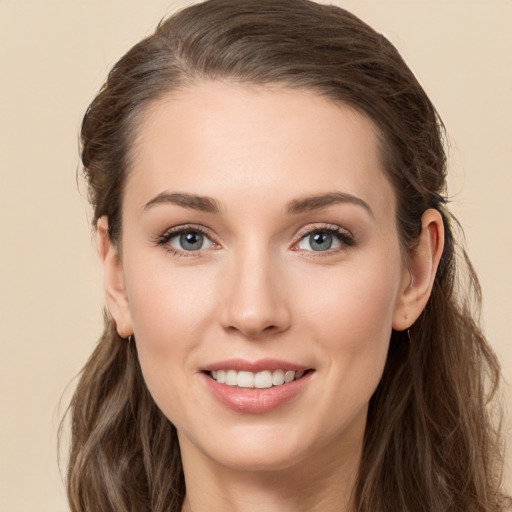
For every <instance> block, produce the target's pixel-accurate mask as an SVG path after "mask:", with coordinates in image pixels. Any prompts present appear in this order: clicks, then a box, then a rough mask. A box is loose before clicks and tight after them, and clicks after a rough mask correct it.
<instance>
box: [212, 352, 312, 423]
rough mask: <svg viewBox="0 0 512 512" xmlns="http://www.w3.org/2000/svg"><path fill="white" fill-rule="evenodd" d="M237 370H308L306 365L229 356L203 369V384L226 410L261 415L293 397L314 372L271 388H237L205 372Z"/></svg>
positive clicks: (305, 384)
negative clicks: (252, 360)
mask: <svg viewBox="0 0 512 512" xmlns="http://www.w3.org/2000/svg"><path fill="white" fill-rule="evenodd" d="M228 369H229V370H236V371H250V372H255V373H256V372H259V371H264V370H271V371H274V370H295V371H300V370H307V369H308V367H307V366H303V365H297V364H293V363H290V362H286V361H279V360H276V359H261V360H259V361H254V362H251V361H245V360H241V359H230V360H227V361H219V362H216V363H213V364H211V365H208V366H206V367H205V368H203V369H202V371H203V372H204V373H203V379H204V382H205V385H206V386H207V388H208V390H209V391H210V393H212V395H213V396H214V397H215V398H216V399H217V400H218V401H219V402H220V403H222V404H223V405H225V406H226V407H228V408H229V409H231V410H233V411H236V412H241V413H246V414H262V413H265V412H269V411H272V410H274V409H277V408H278V407H281V406H282V405H284V404H286V403H288V402H289V401H291V400H293V399H294V398H295V397H296V396H297V395H299V394H300V392H301V391H302V390H303V389H304V387H305V386H307V384H308V383H309V381H310V378H311V376H312V374H313V372H307V373H306V374H305V375H304V376H303V377H301V378H300V379H297V380H295V381H293V382H289V383H288V384H282V385H280V386H272V387H271V388H265V389H255V388H239V387H237V386H228V385H226V384H220V383H218V382H217V381H215V380H213V379H212V378H211V377H210V376H209V375H208V373H207V372H211V371H215V370H228Z"/></svg>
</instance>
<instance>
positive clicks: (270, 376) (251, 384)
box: [210, 370, 305, 389]
mask: <svg viewBox="0 0 512 512" xmlns="http://www.w3.org/2000/svg"><path fill="white" fill-rule="evenodd" d="M304 373H305V371H304V370H299V371H296V372H295V371H293V370H287V371H285V370H274V371H270V370H263V371H261V372H257V373H254V372H248V371H240V372H237V371H236V370H214V371H212V372H211V373H210V375H211V377H212V378H213V379H214V380H216V381H217V382H218V383H219V384H227V385H228V386H238V387H239V388H257V389H266V388H271V387H272V386H281V385H282V384H288V383H289V382H292V381H294V380H297V379H300V378H301V377H302V376H303V375H304Z"/></svg>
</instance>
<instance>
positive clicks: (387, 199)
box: [97, 82, 443, 512]
mask: <svg viewBox="0 0 512 512" xmlns="http://www.w3.org/2000/svg"><path fill="white" fill-rule="evenodd" d="M132 155H133V159H132V163H131V167H130V172H129V175H128V178H127V182H126V188H125V192H124V197H123V213H122V223H123V226H122V238H121V243H120V244H119V246H117V247H116V246H114V245H113V244H112V243H111V242H110V240H109V237H108V231H107V230H108V221H107V219H106V218H101V219H100V220H99V222H98V226H97V228H98V230H97V232H98V244H99V253H100V257H101V260H102V262H103V268H104V279H105V291H106V300H107V305H108V308H109V311H110V313H111V315H112V317H113V318H114V320H115V322H116V325H117V330H118V332H119V334H120V335H121V336H122V337H128V336H130V335H131V334H134V335H135V339H136V344H137V350H138V354H139V358H140V363H141V367H142V370H143V373H144V378H145V380H146V383H147V386H148V388H149V390H150V392H151V394H152V396H153V398H154V399H155V401H156V403H157V404H158V406H159V407H160V409H161V410H162V411H163V413H164V414H165V415H166V416H167V417H168V418H169V419H170V420H171V421H172V422H173V424H174V425H175V426H176V428H177V430H178V436H179V441H180V448H181V452H182V458H183V465H184V471H185V479H186V484H187V496H186V499H185V504H184V507H183V510H184V511H185V510H191V511H193V512H203V511H208V512H211V511H212V510H215V511H217V510H222V511H227V512H230V511H231V512H235V511H236V512H239V511H240V512H242V511H243V512H263V511H264V512H274V511H276V512H277V511H279V512H292V511H293V512H300V511H304V512H306V511H307V512H312V511H322V512H328V511H331V510H332V511H334V510H336V511H338V512H339V511H343V510H345V511H348V510H350V503H351V500H350V492H351V490H352V488H353V485H354V481H355V477H356V472H357V468H358V464H359V460H360V455H361V448H362V438H363V433H364V429H365V423H366V414H367V408H368V402H369V400H370V397H371V396H372V394H373V392H374V390H375V388H376V387H377V385H378V382H379V380H380V377H381V375H382V371H383V368H384V364H385V361H386V354H387V350H388V345H389V339H390V334H391V330H392V328H393V329H396V330H404V329H407V328H408V327H409V326H410V325H411V324H412V323H413V322H414V321H415V319H416V318H417V317H418V316H419V314H420V313H421V311H422V310H423V308H424V306H425V304H426V302H427V300H428V298H429V295H430V292H431V288H432V284H433V280H434V276H435V272H436V269H437V265H438V263H439V259H440V257H441V253H442V247H443V225H442V220H441V217H440V215H439V213H438V212H436V211H434V210H428V211H426V212H425V213H424V215H423V218H422V232H421V236H420V239H419V243H418V245H417V247H416V249H415V250H414V251H412V252H411V253H410V254H409V255H408V257H407V258H404V256H403V251H402V249H401V246H400V242H399V239H398V233H397V229H396V221H395V215H396V210H395V196H394V191H393V189H392V186H391V185H390V182H389V181H388V179H387V178H386V176H385V174H384V171H383V169H382V165H381V162H380V159H379V152H378V142H377V133H376V128H375V126H374V124H373V123H372V122H371V121H370V120H369V119H367V118H366V117H364V116H363V115H361V114H359V113H357V112H355V111H354V110H352V109H350V108H348V107H346V106H344V105H339V104H335V103H333V102H332V101H330V100H328V99H325V98H323V97H321V96H319V95H317V94H316V93H313V92H310V91H299V90H290V89H287V88H285V87H280V86H274V87H268V86H266V87H263V86H246V85H235V84H226V83H220V82H206V83H199V84H196V85H194V86H189V87H188V88H186V89H184V90H181V91H177V92H174V93H172V94H170V95H168V96H167V97H166V98H164V99H161V100H159V101H158V102H156V103H155V104H153V105H152V106H151V107H150V108H149V109H148V112H146V116H145V117H144V121H143V123H142V124H141V126H139V127H138V135H137V138H136V141H135V144H134V147H133V152H132ZM312 197H315V199H311V198H312ZM232 358H240V359H244V360H248V361H257V360H261V359H263V358H274V359H279V360H285V361H290V362H292V363H295V364H301V365H305V366H307V367H308V368H311V369H313V370H314V371H313V372H312V374H311V375H310V377H309V382H308V383H307V385H306V386H305V387H304V389H303V390H302V391H301V393H300V394H299V395H298V396H296V397H295V398H294V399H293V400H291V401H289V402H287V403H285V404H284V405H282V406H281V407H278V408H277V409H274V410H272V411H269V412H265V413H262V414H245V413H240V412H236V411H233V410H231V409H230V408H228V407H226V406H225V405H224V404H222V403H220V402H219V401H218V400H217V399H216V398H215V397H214V396H213V395H212V393H210V392H209V391H208V389H207V386H205V373H204V372H203V371H202V369H203V368H204V367H205V366H207V365H209V364H212V363H214V362H217V361H224V360H227V359H232ZM206 378H208V377H206Z"/></svg>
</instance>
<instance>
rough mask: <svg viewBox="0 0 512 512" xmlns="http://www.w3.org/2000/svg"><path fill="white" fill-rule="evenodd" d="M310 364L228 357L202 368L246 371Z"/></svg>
mask: <svg viewBox="0 0 512 512" xmlns="http://www.w3.org/2000/svg"><path fill="white" fill-rule="evenodd" d="M310 368H311V367H310V366H305V365H302V364H297V363H293V362H290V361H282V360H279V359H258V360H257V361H248V360H246V359H226V360H224V361H217V362H214V363H211V364H208V365H206V366H205V367H204V368H201V370H202V371H205V372H212V371H216V370H236V371H246V372H253V373H256V372H261V371H264V370H270V371H274V370H294V371H300V370H304V371H305V370H308V369H310Z"/></svg>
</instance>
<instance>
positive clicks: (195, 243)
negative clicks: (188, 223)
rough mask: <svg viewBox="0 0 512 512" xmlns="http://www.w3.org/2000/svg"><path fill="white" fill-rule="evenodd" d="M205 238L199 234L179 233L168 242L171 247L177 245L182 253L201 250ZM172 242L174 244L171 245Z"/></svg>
mask: <svg viewBox="0 0 512 512" xmlns="http://www.w3.org/2000/svg"><path fill="white" fill-rule="evenodd" d="M204 241H205V237H204V236H203V235H202V234H201V233H194V232H189V233H181V234H179V235H177V236H175V237H173V238H171V239H170V240H169V243H170V244H171V245H173V246H174V245H175V243H176V245H178V247H177V248H178V249H183V250H184V251H198V250H199V249H202V248H203V245H204ZM173 242H174V243H173Z"/></svg>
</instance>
